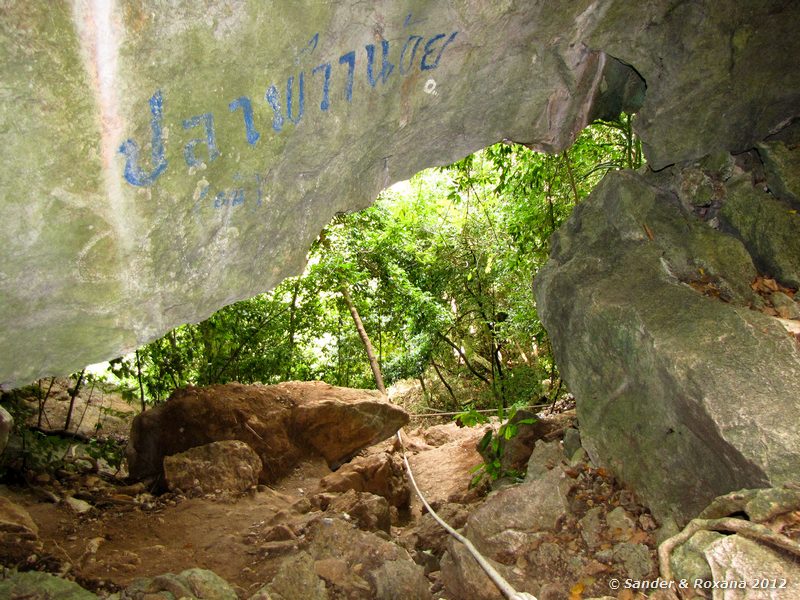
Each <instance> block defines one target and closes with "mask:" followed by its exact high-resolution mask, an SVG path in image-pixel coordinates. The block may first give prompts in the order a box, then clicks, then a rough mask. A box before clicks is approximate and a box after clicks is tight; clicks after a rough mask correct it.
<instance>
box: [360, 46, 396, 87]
mask: <svg viewBox="0 0 800 600" xmlns="http://www.w3.org/2000/svg"><path fill="white" fill-rule="evenodd" d="M365 47H366V49H367V82H369V84H370V85H371V86H372V87H375V85H376V84H377V83H378V81H377V79H375V75H374V63H375V44H367V45H366V46H365ZM381 49H382V50H383V54H382V56H381V72H380V73H379V74H378V78H379V79H380V80H381V82H382V83H386V80H387V79H389V75H391V74H392V71H393V70H394V65H393V64H392V63H390V62H389V61H388V60H387V59H386V57H387V56H388V54H389V42H387V41H386V40H382V41H381Z"/></svg>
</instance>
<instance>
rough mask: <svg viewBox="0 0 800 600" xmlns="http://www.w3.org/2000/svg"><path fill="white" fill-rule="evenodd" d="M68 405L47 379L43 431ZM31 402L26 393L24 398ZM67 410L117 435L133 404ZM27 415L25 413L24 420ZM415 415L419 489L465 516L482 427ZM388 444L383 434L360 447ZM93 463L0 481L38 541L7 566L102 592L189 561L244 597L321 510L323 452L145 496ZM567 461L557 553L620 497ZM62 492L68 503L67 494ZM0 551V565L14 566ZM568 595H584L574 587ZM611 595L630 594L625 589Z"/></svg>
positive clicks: (414, 515)
mask: <svg viewBox="0 0 800 600" xmlns="http://www.w3.org/2000/svg"><path fill="white" fill-rule="evenodd" d="M90 396H91V397H90ZM68 403H69V395H68V393H67V384H66V383H60V384H58V385H55V386H54V388H53V389H52V390H51V396H50V398H49V399H48V401H47V403H46V415H47V418H46V419H45V420H46V422H49V423H50V426H51V427H52V428H54V429H56V428H61V427H63V419H64V417H65V414H66V409H67V406H68ZM35 406H36V402H33V403H32V407H35ZM569 408H570V407H569V406H566V407H562V409H565V410H568V409H569ZM73 410H74V413H73V414H74V415H75V417H74V419H75V420H73V427H71V428H70V429H71V430H73V431H77V432H78V433H79V434H81V435H87V436H91V435H93V434H96V433H97V432H102V434H103V435H112V436H120V437H124V436H126V435H127V433H128V431H129V428H130V421H131V419H132V417H133V416H134V415H135V414H136V412H137V411H136V408H135V407H132V406H130V405H129V404H128V403H126V402H124V401H123V400H122V399H121V398H120V397H119V396H115V395H113V394H108V393H105V392H103V391H102V390H97V392H94V391H93V392H91V394H90V393H89V390H84V393H82V394H81V396H79V397H78V399H77V400H76V402H75V407H74V409H73ZM561 416H562V417H563V416H564V415H561ZM567 416H568V415H567ZM33 421H35V417H31V422H33ZM419 422H420V421H417V422H416V423H417V424H419ZM98 423H99V424H100V427H98V426H97V425H98ZM423 423H424V425H423V426H417V427H415V421H414V420H412V424H411V425H410V426H408V427H406V428H405V429H404V430H403V437H404V444H405V448H406V450H407V453H408V456H409V461H410V463H411V466H412V469H413V471H414V473H415V477H416V480H417V483H418V485H419V487H420V488H421V490H422V491H423V493H424V494H425V495H426V497H427V499H428V501H429V502H430V503H431V504H432V505H433V506H434V507H437V506H443V505H446V504H447V503H452V502H456V503H458V504H459V505H460V506H462V508H463V510H462V509H459V510H462V513H463V511H464V510H466V512H468V513H471V512H472V511H474V510H476V509H477V508H478V507H480V506H481V504H482V503H483V502H484V500H485V498H484V496H485V494H486V492H487V491H488V490H487V489H486V488H484V489H481V488H478V489H470V482H471V480H472V479H473V476H474V469H475V467H477V466H478V465H480V464H481V463H482V458H481V456H480V455H479V454H478V452H477V450H476V447H477V444H478V442H479V440H480V439H481V438H482V437H483V435H484V433H485V428H486V427H487V425H484V426H479V427H474V428H469V427H459V426H457V425H456V424H455V423H453V422H444V423H442V422H441V420H440V424H433V423H432V422H431V420H430V419H426V420H425V421H424V422H423ZM488 426H494V427H497V424H496V423H495V424H494V425H488ZM398 449H399V445H398V444H397V443H396V440H394V439H393V438H392V439H389V440H387V441H385V442H382V443H381V444H379V445H377V446H374V447H372V448H370V449H367V450H365V451H363V452H362V454H371V453H378V452H398ZM84 466H86V467H88V466H89V465H88V464H85V465H84ZM100 466H101V469H100V470H99V471H97V470H91V469H87V470H84V471H83V472H81V471H80V470H77V471H76V470H72V471H66V470H57V471H56V472H55V473H50V474H46V473H36V472H28V473H27V474H26V476H25V478H26V481H24V482H21V481H16V482H15V483H14V484H11V483H7V484H5V485H0V496H5V497H7V498H8V499H9V500H11V501H12V502H14V503H16V504H19V505H20V506H22V507H24V508H25V509H26V510H27V511H28V512H29V513H30V515H31V517H32V519H33V521H34V522H35V524H36V526H38V535H39V539H40V540H41V542H42V544H43V550H42V551H41V552H39V553H38V555H35V556H28V557H27V558H26V559H24V563H23V564H20V563H17V565H16V566H22V567H23V568H24V569H35V570H44V571H49V572H52V573H57V574H61V575H63V576H65V577H67V578H69V579H74V580H75V581H77V582H78V583H80V584H81V585H82V586H84V587H85V588H87V589H89V590H91V591H94V592H96V593H98V594H99V595H101V596H104V595H107V594H109V593H112V592H115V591H119V590H122V589H124V588H125V587H127V586H128V585H129V584H131V583H132V582H133V581H134V580H136V579H138V578H143V577H154V576H157V575H161V574H164V573H180V572H181V571H184V570H186V569H190V568H197V567H199V568H204V569H209V570H211V571H214V572H215V573H216V574H217V575H219V576H220V577H222V578H223V579H225V580H226V581H227V582H229V583H230V584H231V585H232V586H233V587H234V589H235V590H236V592H237V594H238V595H239V597H240V598H249V597H250V596H251V595H252V594H254V593H255V592H256V591H257V590H258V589H259V588H261V587H262V586H263V585H265V584H266V583H269V582H270V581H271V580H272V579H273V577H274V576H275V575H276V573H277V572H278V570H279V568H280V565H281V563H282V561H284V560H285V559H286V558H287V556H288V555H291V554H292V553H294V552H296V551H298V549H299V548H300V547H301V546H302V534H300V536H299V537H297V538H295V537H292V536H288V537H287V536H284V535H282V533H281V532H285V531H286V528H287V527H289V528H291V529H294V530H295V531H302V530H303V526H304V525H305V523H307V522H308V520H309V519H311V518H312V516H313V515H315V514H316V515H319V512H315V511H316V509H318V508H319V506H318V504H314V503H315V499H317V498H319V497H320V496H319V494H320V492H321V491H322V489H321V485H320V480H321V479H322V478H323V477H325V476H326V475H329V474H330V473H331V470H330V469H329V468H328V466H327V464H326V463H325V461H324V460H323V459H322V458H316V459H310V458H309V459H306V460H304V461H303V462H301V463H300V464H298V465H297V466H296V467H295V468H294V470H293V471H292V472H291V473H289V474H288V475H287V476H286V477H284V478H282V479H281V480H280V481H279V482H278V483H276V484H274V485H272V486H269V487H268V486H264V485H259V486H257V488H253V489H251V490H250V491H249V492H246V493H244V494H240V495H237V496H233V495H231V494H229V493H217V494H208V495H206V496H203V497H186V496H183V495H181V494H176V493H166V494H162V495H153V494H151V493H150V491H149V490H148V489H147V488H146V487H145V485H144V484H142V483H130V482H128V481H126V480H125V479H124V477H125V475H126V472H125V470H124V469H122V470H115V469H113V468H104V467H103V465H100ZM573 470H574V473H573V474H572V475H570V477H572V476H574V477H575V478H576V481H582V482H583V483H582V484H581V485H582V486H583V488H580V486H579V488H578V489H577V491H576V492H575V494H574V495H573V497H572V504H573V505H574V506H577V507H579V508H578V509H577V510H578V512H576V513H574V514H572V515H570V516H568V518H567V519H566V520H565V521H564V522H563V523H562V524H561V525H560V526H559V529H558V531H556V532H554V533H553V535H551V536H549V537H547V540H550V541H552V542H553V543H556V544H558V545H559V546H561V547H562V549H563V552H564V555H565V556H568V555H570V553H572V554H574V553H575V552H578V551H579V549H580V548H581V547H582V543H583V542H582V540H581V530H580V526H579V525H578V520H579V519H580V518H581V517H582V516H583V515H584V514H585V511H586V510H588V509H589V508H590V507H591V506H597V505H599V504H601V503H603V502H606V503H607V504H606V506H608V507H609V508H608V509H609V510H610V509H611V508H613V506H618V505H619V500H620V497H621V496H620V494H623V493H624V492H623V491H621V490H620V489H619V488H618V487H617V486H616V485H615V484H614V482H613V481H611V480H610V479H608V478H607V476H606V475H605V474H604V473H603V472H602V470H593V469H592V468H591V467H590V466H589V465H581V466H579V467H578V468H577V469H573ZM68 499H74V500H70V502H67V500H68ZM84 511H85V512H84ZM422 515H423V508H422V504H421V502H420V500H419V499H418V498H417V497H416V495H414V494H412V496H411V506H410V510H408V511H407V512H403V514H401V515H398V514H395V515H394V517H393V521H392V523H393V526H392V528H391V532H390V536H388V537H389V538H391V539H392V540H393V541H395V542H397V543H399V544H400V545H405V547H406V548H407V549H408V550H409V552H411V554H412V555H414V547H413V540H414V539H415V536H416V535H417V532H418V531H422V528H423V525H422V523H423V521H425V520H424V519H422ZM654 526H655V525H654ZM428 528H430V525H428ZM423 535H424V534H423ZM428 535H429V534H428ZM640 536H641V539H640V540H638V541H640V542H643V543H646V544H647V545H648V546H649V547H651V548H654V541H653V539H652V535H651V534H649V533H644V532H640ZM551 538H552V539H551ZM542 539H543V540H544V539H545V538H542ZM409 540H411V541H409ZM409 544H411V546H409ZM2 554H3V553H2V552H0V564H4V565H5V566H15V565H13V564H11V563H9V560H8V559H7V557H5V556H2ZM437 560H438V559H437ZM520 560H523V562H524V560H525V559H524V557H521V558H520ZM559 564H561V563H559ZM590 566H592V567H596V568H597V570H598V571H599V572H602V574H601V575H599V576H596V577H595V576H593V577H592V578H590V579H591V580H592V581H595V582H596V583H595V584H594V588H596V589H600V588H604V586H605V584H602V585H601V582H602V581H603V580H602V579H601V578H602V577H606V578H607V577H610V576H612V575H614V573H613V572H612V571H611V567H609V568H605V567H604V566H603V565H599V564H596V561H595V563H594V564H592V565H590ZM604 569H605V570H604ZM548 573H549V574H550V576H551V577H552V581H555V582H561V584H562V589H564V590H570V589H572V590H575V589H577V588H575V587H574V586H575V584H576V576H575V572H574V569H573V571H572V572H570V571H569V570H568V569H567V567H566V566H563V568H562V567H561V566H553V567H551V568H549V571H548ZM438 577H439V576H437V575H436V573H433V574H431V576H430V581H431V589H432V590H434V597H435V598H440V599H449V600H460V599H459V598H457V597H453V596H448V595H447V592H446V590H442V588H441V581H440V580H439V578H438ZM581 585H583V584H581ZM581 589H583V588H581ZM596 589H592V590H591V591H592V592H594V591H596ZM604 589H607V586H606V587H605V588H604ZM589 591H590V590H589V589H587V590H586V592H587V593H588V592H589ZM567 595H569V592H567ZM567 595H565V596H564V597H565V598H566V597H567ZM593 595H597V594H593ZM600 595H602V594H600ZM559 597H560V596H559ZM569 597H570V598H571V599H573V598H580V597H589V596H588V595H587V596H581V594H580V593H578V595H570V596H569ZM620 598H623V600H631V598H632V596H624V595H623V596H620ZM464 600H466V599H464Z"/></svg>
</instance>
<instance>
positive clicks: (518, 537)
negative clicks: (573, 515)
mask: <svg viewBox="0 0 800 600" xmlns="http://www.w3.org/2000/svg"><path fill="white" fill-rule="evenodd" d="M566 486H567V482H566V478H565V476H564V473H563V472H562V471H561V469H553V470H552V471H548V472H547V473H546V474H545V475H544V476H542V477H541V478H539V479H538V480H536V481H534V482H529V483H523V484H520V485H517V486H513V487H508V488H504V489H502V490H500V491H498V492H495V493H493V494H491V495H490V496H489V497H488V498H487V499H486V502H484V503H483V504H482V505H481V506H480V508H478V509H477V510H475V511H474V512H473V513H472V514H471V515H470V516H469V519H468V520H467V527H466V532H467V537H469V538H470V539H471V540H472V541H473V543H474V544H475V545H476V546H477V548H478V549H479V550H480V551H481V552H483V553H485V554H487V555H489V556H490V557H492V558H494V559H495V560H499V561H502V562H509V561H511V562H513V561H514V560H515V556H514V555H515V554H517V553H518V552H519V551H522V549H523V548H524V546H525V544H526V543H527V542H526V540H527V539H528V538H530V537H531V536H532V535H533V534H534V533H535V532H539V531H549V530H553V529H555V527H556V524H557V523H558V521H559V519H561V518H562V517H563V516H564V515H565V514H566V512H567V490H566Z"/></svg>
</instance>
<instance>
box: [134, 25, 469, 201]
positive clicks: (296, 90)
mask: <svg viewBox="0 0 800 600" xmlns="http://www.w3.org/2000/svg"><path fill="white" fill-rule="evenodd" d="M412 16H413V15H412V13H409V14H408V15H407V16H406V17H405V21H404V23H403V28H404V29H405V28H407V27H411V26H417V25H420V24H421V23H422V22H423V21H417V22H414V21H412ZM458 33H459V32H458V31H453V32H450V33H436V34H434V35H431V36H423V35H416V34H413V35H408V37H406V38H403V37H401V38H400V40H399V41H391V40H387V39H381V40H379V42H378V43H370V44H365V45H364V47H363V48H364V50H363V51H361V52H358V51H356V50H350V51H349V52H345V53H344V54H342V55H341V56H339V58H338V64H339V65H340V66H342V67H345V69H339V70H338V71H336V70H335V69H334V68H333V65H334V64H335V63H334V62H333V61H321V62H319V63H318V64H317V66H315V67H313V68H311V70H310V75H309V77H311V78H312V79H309V80H308V81H306V79H307V77H306V75H307V73H308V72H307V71H306V69H299V70H298V71H296V72H295V73H293V74H291V75H289V76H288V77H287V79H286V87H285V90H286V91H285V95H284V93H282V89H281V88H282V86H279V85H276V84H274V83H273V84H271V85H269V86H268V87H267V89H266V92H265V93H264V101H265V103H266V106H267V107H268V108H267V110H271V111H272V117H271V120H272V123H271V125H272V130H273V132H275V134H281V133H282V132H283V131H284V130H285V128H286V126H287V125H288V124H292V125H294V126H298V125H300V123H301V121H302V120H303V118H304V117H305V116H306V110H305V109H306V106H305V104H306V98H307V96H308V97H310V98H313V99H314V100H315V101H316V96H317V94H319V109H320V111H321V112H323V113H327V112H329V111H330V110H331V109H332V105H333V104H334V102H335V101H338V100H337V98H341V99H343V100H344V101H345V102H347V103H352V102H353V94H354V89H355V85H356V77H357V73H358V72H359V71H360V72H361V73H363V77H364V79H363V80H362V81H365V85H366V86H367V87H366V88H364V89H367V90H370V89H376V88H377V86H378V83H379V82H380V83H381V84H383V86H384V87H386V88H387V89H390V88H389V85H390V81H391V76H392V75H395V80H396V79H397V78H398V77H405V76H407V75H409V74H410V73H412V72H413V71H414V70H417V69H418V70H419V71H430V70H433V69H436V68H437V67H438V66H439V64H440V62H441V60H442V57H443V55H444V54H445V51H446V50H447V48H448V47H449V46H450V45H451V44H452V43H453V42H454V41H455V40H456V37H457V36H458ZM319 42H320V37H319V33H316V34H314V35H313V36H311V38H310V39H309V40H308V42H307V43H306V44H305V45H304V46H303V47H302V49H301V50H300V51H299V52H298V53H297V56H296V57H295V61H294V64H295V65H300V64H301V63H303V62H306V64H307V61H308V59H309V57H310V56H312V55H313V54H314V52H315V51H317V47H318V45H319ZM378 44H380V49H378ZM362 53H363V54H362ZM364 59H365V60H364ZM362 61H363V62H362ZM311 64H314V63H313V62H312V63H311ZM361 64H363V65H364V66H360V65H361ZM317 75H320V77H317ZM307 83H308V84H309V87H308V88H307V86H306V84H307ZM317 83H319V84H321V85H320V87H317V86H316V84H317ZM359 89H362V88H359ZM334 92H335V93H334ZM164 105H165V100H164V95H163V93H162V91H161V90H157V91H156V92H155V93H154V94H153V96H152V97H151V98H150V100H149V106H150V113H151V119H150V131H151V141H150V146H151V163H152V168H151V170H150V171H147V170H146V169H145V168H143V167H142V166H141V165H140V164H139V163H140V156H139V155H140V147H139V145H138V144H137V143H136V142H135V141H134V140H132V139H128V140H126V141H125V142H124V143H123V144H122V145H121V146H120V148H119V152H120V154H122V155H124V157H125V169H124V177H125V180H126V181H127V182H128V183H129V184H131V185H133V186H137V187H148V186H152V185H154V184H155V182H156V181H157V180H158V178H159V177H160V176H161V175H163V174H164V172H165V171H166V170H167V166H168V161H167V157H166V143H165V139H164V135H163V128H164V112H165V111H164ZM261 106H262V107H263V106H264V105H263V104H262V105H261ZM228 110H229V112H231V113H234V112H236V111H238V110H241V111H242V122H243V124H244V137H245V139H246V140H247V144H248V145H249V146H250V147H252V148H256V147H257V146H258V142H259V140H260V139H261V137H262V136H261V133H259V130H258V127H257V120H258V119H259V118H262V119H263V118H264V117H263V116H259V115H263V113H261V110H262V109H260V108H259V107H258V106H253V104H252V102H251V100H250V98H249V97H247V96H239V97H238V98H236V99H234V100H233V101H231V102H230V103H229V104H228ZM179 123H181V125H182V128H183V130H185V131H188V130H190V129H194V128H198V127H202V132H203V134H202V136H201V137H197V138H194V139H189V140H185V145H184V147H183V155H184V159H185V161H186V164H187V165H188V166H189V167H195V166H199V165H203V164H209V163H211V162H213V161H214V160H216V159H217V158H218V157H219V156H221V153H220V149H219V147H218V143H217V132H216V129H215V121H214V115H213V114H212V113H210V112H205V113H202V114H199V115H196V116H193V117H189V118H187V119H184V120H182V121H179ZM239 139H241V138H239ZM223 142H224V143H225V144H228V143H236V142H235V141H228V140H223ZM200 144H204V145H205V146H206V154H207V157H205V158H204V157H202V156H198V145H200ZM237 177H238V178H239V179H242V176H241V175H237ZM253 177H255V189H253V190H251V188H253ZM244 179H246V180H247V182H249V183H243V184H234V185H233V186H232V187H231V188H230V189H226V190H223V191H218V192H216V193H211V192H210V188H209V186H208V185H206V187H205V188H203V189H201V191H200V192H199V195H198V194H195V199H196V202H200V203H201V204H202V203H205V202H210V203H211V205H213V206H214V207H215V208H222V207H225V206H229V207H234V206H240V205H243V204H245V203H246V198H247V197H248V196H249V195H250V194H251V193H254V194H255V196H254V198H255V199H254V201H252V203H251V205H254V206H261V205H262V199H263V186H264V181H263V179H262V178H261V177H260V176H259V175H254V176H248V177H246V178H244ZM248 190H250V191H248Z"/></svg>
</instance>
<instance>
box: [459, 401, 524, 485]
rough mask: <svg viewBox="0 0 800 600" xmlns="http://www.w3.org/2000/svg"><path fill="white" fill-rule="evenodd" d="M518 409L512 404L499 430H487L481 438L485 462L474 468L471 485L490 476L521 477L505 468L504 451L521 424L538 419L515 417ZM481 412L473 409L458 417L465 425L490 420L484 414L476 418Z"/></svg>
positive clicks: (493, 479)
mask: <svg viewBox="0 0 800 600" xmlns="http://www.w3.org/2000/svg"><path fill="white" fill-rule="evenodd" d="M517 410H518V407H516V406H512V407H511V409H510V410H509V411H508V418H507V419H506V420H505V421H504V422H503V423H502V424H501V425H500V427H499V428H498V429H497V431H496V432H495V431H494V430H493V429H489V430H487V431H486V433H485V434H484V436H483V437H482V438H481V441H480V442H479V443H478V452H480V454H481V456H483V458H484V462H483V463H482V464H480V465H478V466H476V467H475V468H474V469H472V472H473V473H475V475H474V476H473V477H472V481H471V482H470V486H471V487H474V486H476V485H478V484H479V483H480V482H481V481H482V480H483V479H484V478H488V479H489V481H496V480H498V479H500V478H501V477H513V478H515V479H518V478H520V477H521V475H522V474H521V473H518V472H516V471H513V470H506V469H505V468H503V453H504V451H505V445H506V443H507V442H508V440H510V439H511V438H513V437H514V436H516V435H517V433H519V427H520V425H532V424H533V423H535V422H536V419H535V418H525V419H516V418H515V417H516V415H517ZM479 414H480V413H475V411H474V410H471V411H468V412H467V413H464V414H462V415H459V417H458V418H459V419H461V421H462V422H463V423H464V424H465V425H466V424H471V425H476V424H478V423H479V422H481V421H483V422H487V421H488V420H487V419H486V418H485V417H483V416H482V415H481V416H480V418H477V419H476V418H475V415H479Z"/></svg>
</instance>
